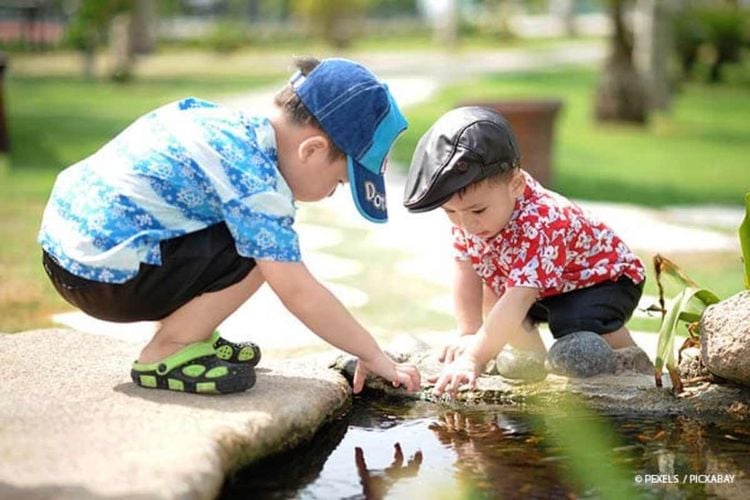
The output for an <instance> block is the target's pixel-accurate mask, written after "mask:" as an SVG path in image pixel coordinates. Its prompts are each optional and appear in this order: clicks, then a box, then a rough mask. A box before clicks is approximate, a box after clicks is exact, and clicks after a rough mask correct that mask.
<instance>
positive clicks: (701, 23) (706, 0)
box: [675, 0, 750, 83]
mask: <svg viewBox="0 0 750 500" xmlns="http://www.w3.org/2000/svg"><path fill="white" fill-rule="evenodd" d="M748 19H750V16H748V13H747V11H744V10H742V9H740V8H739V7H738V6H737V5H736V4H734V3H732V2H724V1H717V0H702V1H699V2H697V3H694V4H690V5H688V6H687V7H684V8H683V9H682V10H681V11H680V12H679V13H678V15H677V16H676V18H675V42H676V49H677V52H678V55H679V58H680V61H681V63H682V69H683V74H684V76H685V77H687V78H689V77H691V76H692V74H693V71H694V68H695V67H696V64H697V63H700V62H702V63H704V64H706V65H707V66H708V75H707V79H708V81H710V82H714V83H715V82H719V81H721V80H722V79H723V75H722V69H723V67H724V66H725V65H726V64H728V63H734V62H739V61H740V59H741V54H742V52H741V50H742V46H743V44H745V43H747V42H748V40H747V33H746V29H747V26H748ZM701 49H705V50H701Z"/></svg>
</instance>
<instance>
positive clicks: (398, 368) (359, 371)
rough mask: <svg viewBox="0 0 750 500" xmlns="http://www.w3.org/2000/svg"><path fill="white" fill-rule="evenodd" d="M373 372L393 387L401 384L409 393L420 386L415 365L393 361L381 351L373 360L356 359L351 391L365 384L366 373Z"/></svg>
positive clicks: (359, 389)
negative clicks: (388, 381)
mask: <svg viewBox="0 0 750 500" xmlns="http://www.w3.org/2000/svg"><path fill="white" fill-rule="evenodd" d="M370 372H372V373H374V374H375V375H379V376H381V377H383V378H384V379H386V380H390V381H391V384H393V387H399V386H401V385H403V386H404V387H405V388H406V391H407V392H409V393H412V392H416V391H418V390H419V387H420V376H419V370H417V367H416V366H414V365H412V364H410V363H394V362H393V361H392V360H391V359H390V358H388V357H387V356H386V355H385V354H383V353H382V352H381V353H380V354H379V355H378V356H376V357H375V359H373V360H364V359H361V358H360V359H358V360H357V368H356V369H355V370H354V380H353V381H352V391H353V392H354V394H357V393H359V392H361V391H362V389H363V388H364V386H365V378H367V374H368V373H370Z"/></svg>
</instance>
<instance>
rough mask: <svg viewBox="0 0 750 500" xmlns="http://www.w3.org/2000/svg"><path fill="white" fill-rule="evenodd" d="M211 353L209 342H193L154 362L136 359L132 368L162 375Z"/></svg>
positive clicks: (212, 351) (212, 350) (211, 347)
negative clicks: (143, 361) (140, 361)
mask: <svg viewBox="0 0 750 500" xmlns="http://www.w3.org/2000/svg"><path fill="white" fill-rule="evenodd" d="M213 354H214V347H213V345H212V344H211V343H210V342H195V343H193V344H189V345H187V346H185V347H183V348H182V349H180V350H179V351H177V352H176V353H174V354H171V355H169V356H167V357H166V358H164V359H162V360H161V361H158V362H156V363H139V362H138V361H136V362H135V363H133V370H135V371H155V372H156V373H158V374H159V375H164V374H165V373H169V372H171V371H172V370H174V369H175V368H177V367H178V366H182V365H186V364H188V363H190V362H191V361H193V360H195V359H198V358H203V357H205V356H212V355H213Z"/></svg>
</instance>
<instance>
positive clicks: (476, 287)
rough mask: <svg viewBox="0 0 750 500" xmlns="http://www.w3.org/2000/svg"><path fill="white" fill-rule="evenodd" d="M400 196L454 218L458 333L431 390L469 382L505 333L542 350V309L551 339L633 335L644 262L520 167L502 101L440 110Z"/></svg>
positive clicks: (617, 343) (508, 341) (515, 342)
mask: <svg viewBox="0 0 750 500" xmlns="http://www.w3.org/2000/svg"><path fill="white" fill-rule="evenodd" d="M404 204H405V206H406V207H407V208H408V209H409V210H410V211H412V212H423V211H428V210H433V209H435V208H438V207H440V208H442V209H443V210H444V211H445V213H446V215H448V218H449V219H450V221H451V222H452V223H453V238H454V247H455V250H456V260H455V282H454V304H455V308H456V319H457V322H458V328H459V333H460V337H459V339H458V341H457V342H455V343H453V344H452V345H450V346H448V347H446V348H445V349H444V351H443V355H442V359H443V361H445V362H446V363H447V364H446V366H445V367H444V368H443V371H442V373H441V374H440V376H439V377H438V378H437V383H436V386H435V394H436V395H440V394H442V393H443V392H444V391H445V390H448V391H449V392H451V393H452V394H455V392H456V391H457V389H458V387H459V386H460V385H461V384H463V383H465V382H468V383H470V384H472V385H473V384H474V382H475V380H476V378H477V376H478V375H479V374H480V373H481V371H482V370H483V368H484V366H485V365H486V363H487V362H488V361H489V360H490V359H492V358H493V357H494V356H496V355H497V354H498V353H499V352H500V350H501V349H503V347H504V346H505V345H510V346H512V347H513V348H515V349H517V350H520V351H531V352H533V353H538V354H539V355H541V356H543V355H544V353H545V352H546V349H545V347H544V344H543V343H542V340H541V338H540V337H539V331H538V329H537V327H536V324H537V323H538V322H541V321H545V322H548V323H549V327H550V330H551V332H552V335H553V336H554V337H555V339H561V338H563V337H565V336H567V335H571V334H579V332H594V333H596V334H598V335H600V336H601V338H602V339H604V340H605V341H606V343H607V344H608V345H609V347H610V348H613V349H618V348H624V347H631V346H635V342H633V339H632V338H631V336H630V333H629V331H628V329H627V328H625V322H626V321H627V320H628V319H629V317H630V316H631V314H632V312H633V310H634V309H635V307H636V305H637V304H638V300H639V299H640V296H641V293H642V289H643V282H644V278H645V275H644V268H643V263H642V262H641V261H640V259H638V257H636V256H635V255H634V254H633V253H632V252H631V251H630V249H629V248H628V247H627V246H626V245H625V243H623V242H622V240H620V238H618V237H617V235H615V234H614V232H613V231H612V230H611V229H610V228H608V227H607V226H606V225H604V224H602V223H601V222H598V221H595V220H593V219H591V218H589V217H587V216H586V215H584V213H583V211H582V210H581V209H580V208H579V207H578V206H577V205H575V204H574V203H572V202H570V201H569V200H567V199H566V198H564V197H562V196H560V195H559V194H557V193H554V192H552V191H549V190H547V189H545V188H544V187H543V186H542V185H541V184H539V183H538V182H537V181H535V180H534V179H533V178H532V177H531V176H530V175H529V174H528V173H526V172H525V171H523V170H522V169H521V168H520V155H519V152H518V147H517V145H516V140H515V137H514V136H513V132H512V130H511V129H510V127H509V125H508V124H507V122H506V121H505V120H504V119H503V117H502V116H500V115H499V114H498V113H495V112H494V111H491V110H489V109H485V108H481V107H464V108H458V109H455V110H452V111H450V112H448V113H446V114H445V115H444V116H442V117H441V118H440V119H438V121H437V122H436V123H435V124H434V125H433V126H432V128H430V130H428V131H427V133H426V134H425V135H424V136H423V137H422V139H421V140H420V142H419V145H418V147H417V150H416V152H415V153H414V156H413V159H412V163H411V167H410V170H409V178H408V181H407V186H406V191H405V201H404ZM589 335H590V334H589ZM604 349H606V350H608V348H607V346H606V345H605V346H604ZM542 359H543V358H542ZM574 363H575V361H574ZM498 368H499V370H500V372H501V375H503V373H502V369H501V367H498ZM571 368H572V369H573V370H572V371H573V372H575V367H571Z"/></svg>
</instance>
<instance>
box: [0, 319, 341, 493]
mask: <svg viewBox="0 0 750 500" xmlns="http://www.w3.org/2000/svg"><path fill="white" fill-rule="evenodd" d="M139 350H140V346H139V345H137V344H133V343H126V342H122V341H118V340H114V339H111V338H107V337H103V336H96V335H89V334H84V333H80V332H75V331H66V330H39V331H34V332H25V333H17V334H12V335H0V366H2V367H3V380H2V383H0V422H2V425H0V457H2V459H0V497H3V498H4V497H5V494H8V493H10V494H11V495H17V497H18V498H58V497H59V498H154V499H161V498H191V499H193V498H194V499H204V498H205V499H208V498H215V497H216V496H217V495H218V493H219V490H220V489H221V485H222V483H223V481H224V477H225V476H226V474H227V473H229V472H230V471H232V470H234V469H235V468H237V467H239V466H241V465H244V464H247V463H250V462H253V461H255V460H257V459H260V458H262V457H264V456H267V455H268V454H271V453H275V452H278V451H280V450H282V449H284V448H286V447H288V446H292V445H294V444H296V443H298V442H299V441H300V440H303V439H307V438H309V437H311V436H312V435H313V433H314V432H315V431H316V430H317V429H318V428H319V427H320V426H321V425H322V424H323V423H324V422H325V421H326V420H327V419H329V418H331V417H333V416H335V415H337V414H338V413H341V412H342V411H344V410H345V409H346V408H347V407H348V405H349V401H350V389H349V386H348V384H347V383H346V380H345V379H344V378H343V377H342V376H341V375H340V374H338V373H335V372H334V371H332V370H328V369H326V368H324V367H322V366H321V365H320V364H318V363H319V362H317V361H315V362H313V361H305V362H301V361H278V362H272V361H271V360H270V359H268V358H264V360H263V362H262V364H261V365H260V366H259V367H258V369H257V373H258V377H257V382H256V385H255V387H253V388H252V389H250V390H249V391H247V392H243V393H238V394H231V395H225V396H202V395H191V394H182V393H177V392H171V391H162V390H153V389H143V388H140V387H137V386H135V384H133V383H132V382H131V380H130V373H129V372H130V363H132V361H133V359H135V357H136V356H137V354H138V351H139Z"/></svg>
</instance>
